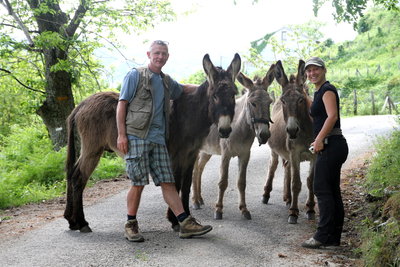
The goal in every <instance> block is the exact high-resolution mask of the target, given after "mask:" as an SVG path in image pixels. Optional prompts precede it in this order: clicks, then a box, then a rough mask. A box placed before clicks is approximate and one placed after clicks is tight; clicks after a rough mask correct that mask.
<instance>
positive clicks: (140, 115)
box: [126, 110, 151, 129]
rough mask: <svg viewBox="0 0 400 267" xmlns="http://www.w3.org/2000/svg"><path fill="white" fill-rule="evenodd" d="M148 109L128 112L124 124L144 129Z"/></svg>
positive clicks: (148, 112)
mask: <svg viewBox="0 0 400 267" xmlns="http://www.w3.org/2000/svg"><path fill="white" fill-rule="evenodd" d="M150 115H151V114H150V111H143V110H142V111H135V112H134V113H133V112H128V114H127V116H126V124H127V125H128V126H131V127H133V128H135V129H144V128H145V127H146V125H147V124H148V122H149V120H150Z"/></svg>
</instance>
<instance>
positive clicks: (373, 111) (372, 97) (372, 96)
mask: <svg viewBox="0 0 400 267" xmlns="http://www.w3.org/2000/svg"><path fill="white" fill-rule="evenodd" d="M371 102H372V115H376V109H375V96H374V91H371Z"/></svg>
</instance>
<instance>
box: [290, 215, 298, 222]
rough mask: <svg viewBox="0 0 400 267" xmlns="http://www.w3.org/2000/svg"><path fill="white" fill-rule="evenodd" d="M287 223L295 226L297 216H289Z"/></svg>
mask: <svg viewBox="0 0 400 267" xmlns="http://www.w3.org/2000/svg"><path fill="white" fill-rule="evenodd" d="M288 223H290V224H296V223H297V216H293V215H289V218H288Z"/></svg>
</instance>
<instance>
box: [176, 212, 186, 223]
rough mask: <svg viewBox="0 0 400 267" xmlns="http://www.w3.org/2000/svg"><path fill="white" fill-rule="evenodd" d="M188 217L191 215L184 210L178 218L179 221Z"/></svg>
mask: <svg viewBox="0 0 400 267" xmlns="http://www.w3.org/2000/svg"><path fill="white" fill-rule="evenodd" d="M187 217H189V216H188V215H187V214H186V212H182V213H181V214H179V215H178V216H176V218H177V219H178V221H179V222H183V221H184V220H185V219H186V218H187Z"/></svg>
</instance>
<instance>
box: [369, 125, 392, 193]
mask: <svg viewBox="0 0 400 267" xmlns="http://www.w3.org/2000/svg"><path fill="white" fill-rule="evenodd" d="M376 148H377V156H375V157H374V158H373V161H372V163H371V165H370V167H369V169H368V174H367V180H366V187H367V189H368V190H369V192H370V193H371V194H373V195H375V196H383V195H384V192H385V189H386V190H400V153H399V151H400V130H396V131H394V132H393V133H392V135H391V136H390V137H389V138H384V137H382V138H381V139H380V140H379V142H378V144H377V146H376Z"/></svg>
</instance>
